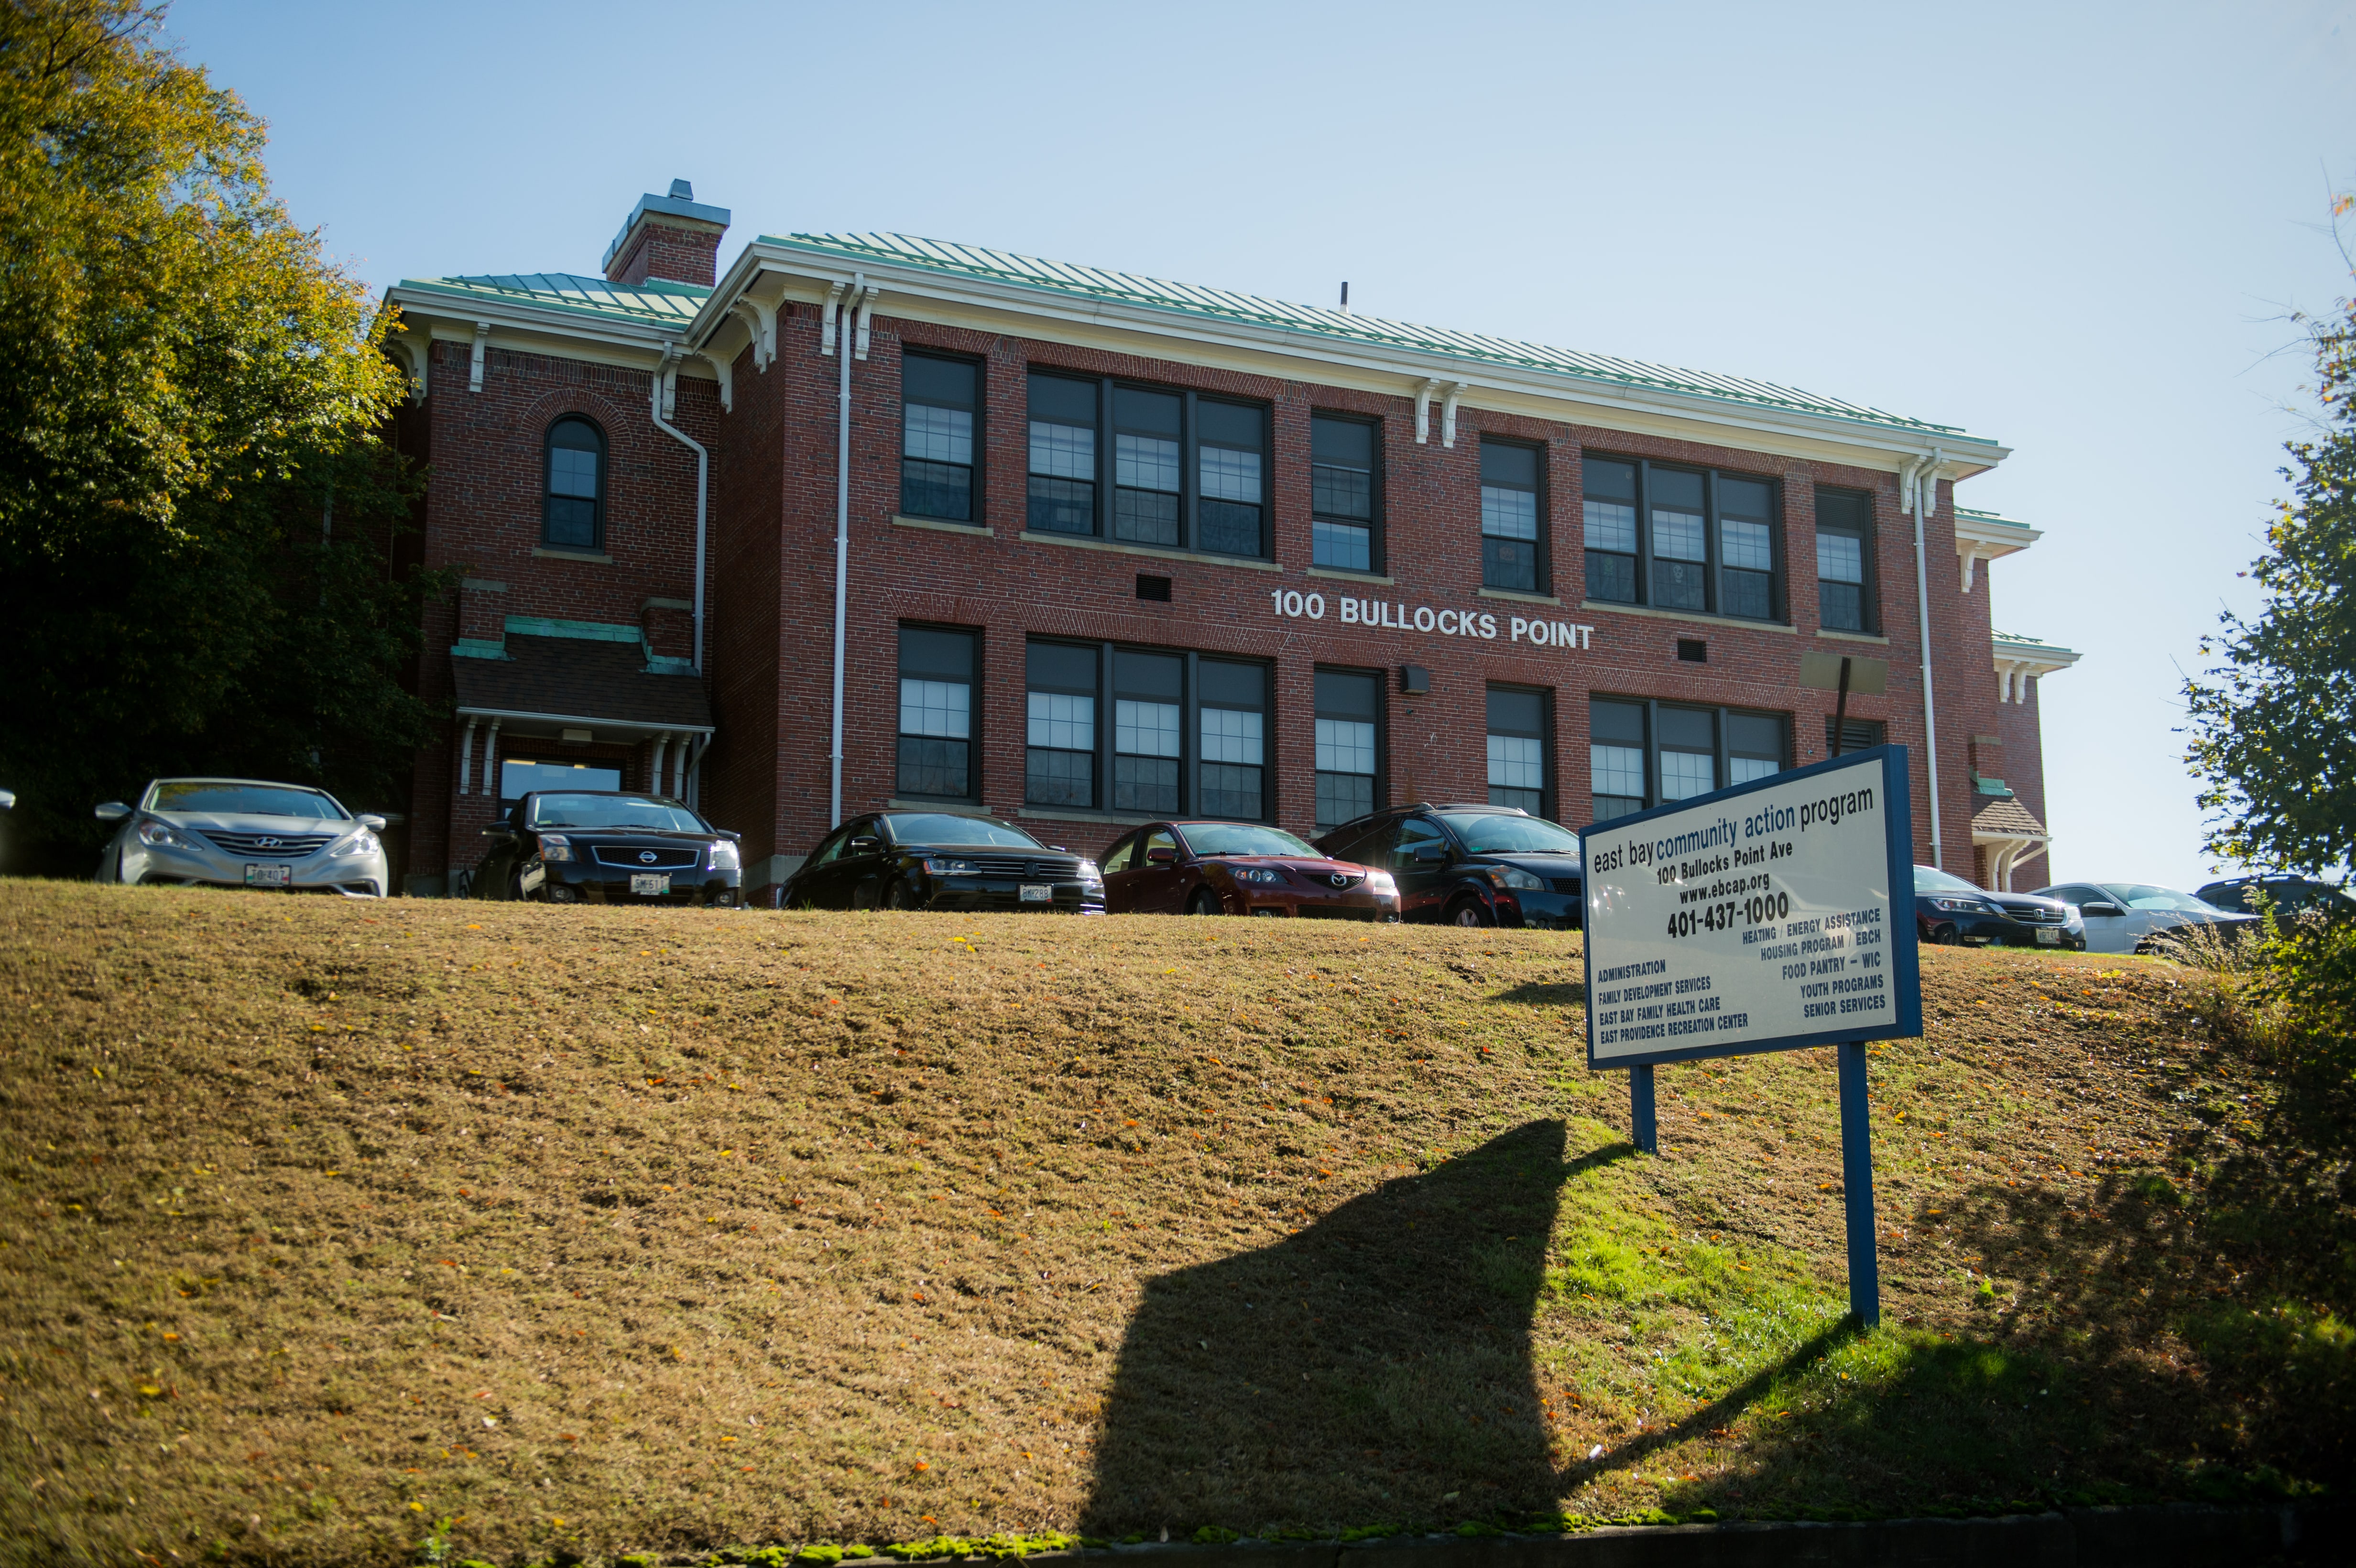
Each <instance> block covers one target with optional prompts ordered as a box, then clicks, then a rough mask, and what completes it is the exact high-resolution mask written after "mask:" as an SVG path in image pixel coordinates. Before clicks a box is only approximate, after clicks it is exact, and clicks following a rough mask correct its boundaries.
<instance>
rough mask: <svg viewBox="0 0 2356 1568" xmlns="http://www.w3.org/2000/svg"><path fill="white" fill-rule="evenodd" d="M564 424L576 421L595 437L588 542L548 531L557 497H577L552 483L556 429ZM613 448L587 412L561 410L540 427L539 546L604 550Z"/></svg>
mask: <svg viewBox="0 0 2356 1568" xmlns="http://www.w3.org/2000/svg"><path fill="white" fill-rule="evenodd" d="M566 425H579V426H580V427H581V428H582V429H584V430H585V431H587V432H589V433H590V434H591V435H594V436H595V437H596V438H597V444H596V447H595V449H594V450H595V452H596V453H597V495H596V497H595V499H594V501H593V503H592V515H591V521H590V533H591V538H590V542H589V543H587V544H585V545H584V544H581V543H578V542H576V541H573V540H569V539H568V540H564V541H562V542H560V541H559V540H557V539H553V538H552V537H551V536H550V533H549V528H550V527H551V525H552V523H553V522H554V521H555V518H554V517H553V515H552V514H553V512H554V503H555V502H556V501H558V500H559V499H567V500H577V499H578V498H579V497H577V496H566V497H559V496H558V495H557V494H556V490H555V486H554V484H553V481H554V479H555V477H556V453H557V450H558V449H557V445H556V432H558V431H560V430H562V429H563V428H564V427H565V426H566ZM613 449H614V443H613V441H612V439H611V438H610V437H608V436H607V435H606V433H605V426H603V425H601V424H599V423H598V422H597V421H595V420H594V419H592V418H590V417H589V416H588V415H587V414H584V413H577V412H568V413H562V414H559V415H557V416H556V417H555V418H554V419H552V420H551V421H548V428H547V429H546V430H544V431H542V432H541V436H540V542H541V548H542V549H566V550H575V551H579V552H581V553H584V554H589V555H600V554H603V553H604V552H605V500H606V496H607V495H608V494H609V492H610V491H611V490H612V488H613V478H612V475H613V463H612V456H613ZM565 450H568V451H573V452H578V451H581V450H583V449H582V448H580V447H569V448H566V449H565Z"/></svg>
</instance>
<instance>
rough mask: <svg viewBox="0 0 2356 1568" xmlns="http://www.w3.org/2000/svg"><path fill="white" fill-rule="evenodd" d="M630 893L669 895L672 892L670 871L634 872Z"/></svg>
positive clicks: (631, 876) (631, 875) (632, 873)
mask: <svg viewBox="0 0 2356 1568" xmlns="http://www.w3.org/2000/svg"><path fill="white" fill-rule="evenodd" d="M630 891H632V892H634V893H667V892H669V891H670V873H669V871H632V872H631V873H630Z"/></svg>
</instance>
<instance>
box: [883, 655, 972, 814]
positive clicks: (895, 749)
mask: <svg viewBox="0 0 2356 1568" xmlns="http://www.w3.org/2000/svg"><path fill="white" fill-rule="evenodd" d="M901 632H945V633H948V634H950V635H955V636H960V637H964V638H965V639H967V643H968V645H969V646H970V647H971V649H972V663H971V665H970V667H969V671H968V674H967V677H966V720H965V730H966V734H965V747H966V761H965V774H966V793H965V794H963V795H933V794H930V793H928V792H926V791H922V790H911V789H905V788H903V787H902V786H901V778H902V774H901V769H902V768H903V766H904V765H905V764H904V763H902V761H901V744H902V742H904V741H908V740H911V739H923V740H931V739H937V737H932V736H911V735H909V734H908V732H907V731H904V730H902V729H901V728H900V682H901V681H902V680H904V679H905V678H906V677H905V676H904V675H902V674H901V669H902V666H901V664H900V658H901V653H900V650H899V648H898V647H896V646H895V647H894V650H893V666H892V793H893V795H894V796H895V797H899V798H905V799H908V800H923V801H936V800H937V801H940V802H942V803H944V804H952V803H953V804H958V805H980V804H981V773H982V767H981V762H982V755H983V752H982V746H981V704H982V685H981V671H982V628H981V627H979V626H953V625H948V624H944V623H938V622H931V621H903V622H901V623H900V624H898V626H897V627H895V628H894V635H895V637H896V635H897V634H898V633H901ZM919 678H922V677H919Z"/></svg>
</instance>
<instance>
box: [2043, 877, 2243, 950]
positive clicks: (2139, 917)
mask: <svg viewBox="0 0 2356 1568" xmlns="http://www.w3.org/2000/svg"><path fill="white" fill-rule="evenodd" d="M2037 896H2038V897H2039V898H2041V899H2060V900H2061V901H2062V902H2064V903H2068V904H2074V905H2076V906H2077V910H2078V912H2079V913H2080V914H2081V915H2082V916H2083V917H2084V919H2085V922H2086V951H2087V952H2089V953H2145V952H2148V951H2150V949H2151V946H2152V944H2153V942H2154V940H2155V939H2157V938H2158V937H2162V936H2165V935H2166V934H2167V933H2169V932H2171V931H2175V930H2177V929H2179V927H2183V926H2189V925H2213V926H2219V927H2222V928H2223V929H2222V930H2221V931H2220V932H2219V934H2220V935H2229V934H2231V933H2233V932H2236V931H2239V930H2241V929H2242V928H2243V927H2244V926H2252V925H2255V924H2257V923H2258V920H2257V917H2256V916H2255V915H2249V914H2235V913H2234V912H2233V911H2231V910H2222V909H2219V908H2218V907H2217V906H2216V905H2214V904H2211V903H2203V902H2202V901H2201V900H2199V899H2197V898H2194V897H2193V896H2192V895H2191V894H2190V893H2185V892H2179V891H2176V890H2175V889H2174V888H2161V887H2154V886H2153V885H2152V884H2151V883H2149V882H2062V883H2059V884H2057V885H2056V886H2053V887H2050V888H2040V889H2038V890H2037Z"/></svg>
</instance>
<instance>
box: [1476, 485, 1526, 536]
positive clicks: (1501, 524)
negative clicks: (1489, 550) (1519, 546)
mask: <svg viewBox="0 0 2356 1568" xmlns="http://www.w3.org/2000/svg"><path fill="white" fill-rule="evenodd" d="M1481 531H1482V532H1483V533H1484V534H1486V535H1488V536H1489V537H1490V538H1491V539H1536V538H1537V537H1538V498H1537V496H1536V495H1535V494H1533V493H1532V492H1530V491H1527V490H1508V489H1505V487H1504V486H1502V485H1482V486H1481Z"/></svg>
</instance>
